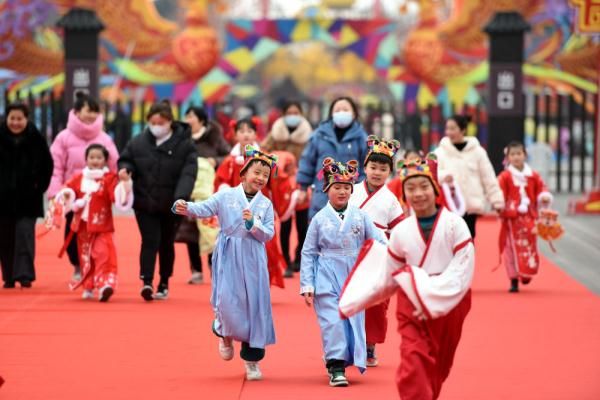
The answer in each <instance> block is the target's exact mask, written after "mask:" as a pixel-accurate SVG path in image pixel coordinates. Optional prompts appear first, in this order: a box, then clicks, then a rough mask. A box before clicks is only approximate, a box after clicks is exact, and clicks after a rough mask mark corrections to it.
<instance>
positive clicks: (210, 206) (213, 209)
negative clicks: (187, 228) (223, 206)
mask: <svg viewBox="0 0 600 400" xmlns="http://www.w3.org/2000/svg"><path fill="white" fill-rule="evenodd" d="M219 197H221V196H220V195H219V193H216V194H214V195H212V196H210V197H209V198H208V199H206V200H204V201H197V202H191V201H188V202H187V205H188V209H187V216H188V217H195V218H209V217H213V216H215V215H217V214H218V213H219ZM171 211H173V212H175V204H173V208H171Z"/></svg>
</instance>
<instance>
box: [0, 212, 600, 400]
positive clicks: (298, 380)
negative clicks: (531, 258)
mask: <svg viewBox="0 0 600 400" xmlns="http://www.w3.org/2000/svg"><path fill="white" fill-rule="evenodd" d="M478 228H479V237H478V240H477V246H478V257H477V269H478V270H477V274H476V278H475V284H474V297H473V309H472V311H471V314H470V315H469V316H468V317H467V322H466V324H465V328H464V334H463V339H462V342H461V344H460V346H459V349H458V354H457V358H456V360H455V367H454V369H453V370H452V373H451V375H450V378H449V379H448V381H447V382H446V384H445V386H444V388H443V390H442V396H441V399H457V400H458V399H484V398H485V399H540V400H541V399H544V400H552V399H556V400H562V399H581V400H587V399H589V400H592V399H600V379H599V377H600V298H599V297H598V296H595V295H594V294H592V293H591V292H589V291H588V290H587V289H585V288H584V287H583V286H582V285H580V284H578V283H576V282H575V281H574V280H572V279H571V278H570V277H568V276H567V275H566V274H565V273H563V272H562V271H561V270H559V269H558V268H556V267H555V266H554V265H552V264H551V263H549V262H548V261H546V260H545V261H544V262H543V265H542V272H541V275H540V276H539V277H538V278H536V279H534V281H533V282H532V284H531V285H530V286H529V287H525V288H524V289H523V291H522V292H521V293H520V294H518V295H510V294H508V293H507V292H506V289H507V288H508V282H507V279H506V277H505V275H504V271H502V270H499V271H497V272H495V273H491V272H490V270H491V267H492V266H493V265H494V264H495V263H496V259H497V249H496V246H495V243H496V237H497V236H496V235H497V229H498V227H497V225H496V224H495V223H493V222H489V221H483V222H482V223H481V224H480V225H479V226H478ZM116 241H117V247H118V249H119V263H120V264H119V267H120V279H121V283H120V287H119V289H118V290H117V292H116V294H115V297H113V299H112V300H111V302H110V303H108V304H100V303H97V302H95V301H94V302H86V301H83V300H81V299H80V298H79V296H80V294H81V293H80V292H76V293H71V292H69V291H68V290H67V285H66V283H67V279H68V277H69V276H70V273H71V270H70V268H69V267H68V262H67V261H66V259H61V260H58V259H57V258H56V256H55V255H56V253H57V251H58V248H59V244H60V243H61V236H60V234H59V233H58V232H53V233H51V234H49V235H48V236H46V237H45V238H43V239H42V240H40V241H39V242H38V255H37V272H38V280H37V281H36V282H35V283H34V288H33V289H31V290H21V289H15V290H2V289H0V376H1V377H3V378H4V380H5V381H6V382H5V383H4V385H3V386H2V387H0V399H2V400H13V399H26V400H33V399H61V400H62V399H65V400H68V399H85V400H95V399H103V400H106V399H127V400H131V399H142V398H143V399H161V400H162V399H199V398H213V399H223V400H229V399H244V400H254V399H263V400H267V399H310V400H320V399H363V400H364V399H366V400H369V399H370V398H381V399H393V398H397V394H396V389H395V385H394V374H395V369H396V367H397V364H398V345H399V338H398V336H397V334H396V332H395V325H396V324H395V322H392V324H391V329H390V332H389V340H388V343H386V344H385V345H383V346H380V347H379V351H378V353H379V355H380V359H381V366H380V367H378V368H374V369H370V370H369V371H368V372H367V373H366V374H365V375H362V376H361V375H360V374H358V372H357V371H356V370H355V369H352V370H350V371H349V378H350V381H351V386H350V387H349V388H346V389H343V388H329V387H328V386H327V378H326V375H325V370H324V368H323V363H322V360H321V345H320V337H319V332H318V326H317V323H316V318H315V316H314V312H313V311H312V310H310V309H308V308H307V307H306V306H305V305H304V303H303V301H302V299H301V298H300V296H298V295H297V292H298V286H299V285H298V281H297V278H296V279H295V280H292V281H287V283H288V287H287V288H286V289H285V290H281V289H273V309H274V314H275V324H276V333H277V339H278V343H277V344H276V345H275V346H271V347H269V348H268V349H267V357H266V359H265V360H264V361H263V362H262V363H261V365H262V369H263V373H264V376H265V380H264V381H262V382H244V379H243V377H244V373H243V365H242V362H241V361H240V359H239V357H238V356H237V354H236V358H235V359H234V360H233V361H231V362H225V361H222V360H221V359H220V358H219V356H218V353H217V341H216V339H215V338H214V336H213V335H212V333H211V331H210V323H211V318H212V315H211V314H212V312H211V309H210V305H209V302H208V299H209V293H210V288H209V285H208V284H205V285H203V286H190V285H187V284H185V281H186V280H187V278H188V275H189V272H188V266H187V260H186V253H185V249H184V247H183V246H182V245H178V253H177V265H176V268H175V276H174V277H173V281H172V287H171V298H170V299H169V300H167V301H166V302H154V303H151V304H146V303H144V302H143V301H142V299H141V297H140V296H139V294H138V291H139V288H140V284H139V281H138V279H137V273H138V264H137V255H138V250H139V234H138V233H137V228H136V226H135V222H134V220H133V219H127V218H122V219H118V220H117V234H116ZM542 245H545V244H544V243H542ZM391 311H392V313H390V315H391V316H392V317H393V315H394V314H393V309H392V310H391ZM238 348H239V346H238ZM236 350H238V349H236Z"/></svg>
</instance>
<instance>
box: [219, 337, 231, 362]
mask: <svg viewBox="0 0 600 400" xmlns="http://www.w3.org/2000/svg"><path fill="white" fill-rule="evenodd" d="M219 354H220V355H221V358H222V359H223V360H225V361H229V360H231V359H232V358H233V341H232V340H231V339H230V338H219Z"/></svg>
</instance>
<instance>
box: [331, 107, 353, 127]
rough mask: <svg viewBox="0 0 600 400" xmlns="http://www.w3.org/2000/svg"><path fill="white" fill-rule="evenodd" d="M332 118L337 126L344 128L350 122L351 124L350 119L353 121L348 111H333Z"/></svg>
mask: <svg viewBox="0 0 600 400" xmlns="http://www.w3.org/2000/svg"><path fill="white" fill-rule="evenodd" d="M332 119H333V123H334V124H335V126H337V127H338V128H346V127H348V126H350V124H352V121H354V117H353V116H352V113H351V112H350V111H338V112H334V113H333V116H332Z"/></svg>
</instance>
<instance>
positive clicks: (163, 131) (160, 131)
mask: <svg viewBox="0 0 600 400" xmlns="http://www.w3.org/2000/svg"><path fill="white" fill-rule="evenodd" d="M149 129H150V133H152V134H153V135H154V137H155V138H157V139H160V138H163V137H165V136H167V135H168V134H169V132H170V131H171V127H170V126H169V125H150V126H149Z"/></svg>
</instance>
